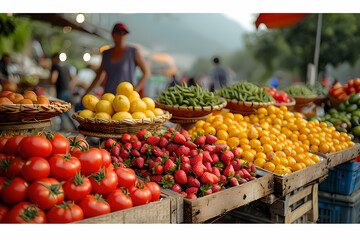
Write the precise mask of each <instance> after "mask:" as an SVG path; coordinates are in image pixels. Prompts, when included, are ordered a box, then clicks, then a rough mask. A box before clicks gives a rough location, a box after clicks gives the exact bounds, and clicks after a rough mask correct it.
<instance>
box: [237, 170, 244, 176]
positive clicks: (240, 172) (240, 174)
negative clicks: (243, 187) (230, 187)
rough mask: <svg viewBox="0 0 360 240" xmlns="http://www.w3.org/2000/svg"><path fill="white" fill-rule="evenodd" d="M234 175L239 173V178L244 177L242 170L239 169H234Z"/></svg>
mask: <svg viewBox="0 0 360 240" xmlns="http://www.w3.org/2000/svg"><path fill="white" fill-rule="evenodd" d="M235 175H239V176H240V178H244V173H243V172H242V171H240V170H238V171H235Z"/></svg>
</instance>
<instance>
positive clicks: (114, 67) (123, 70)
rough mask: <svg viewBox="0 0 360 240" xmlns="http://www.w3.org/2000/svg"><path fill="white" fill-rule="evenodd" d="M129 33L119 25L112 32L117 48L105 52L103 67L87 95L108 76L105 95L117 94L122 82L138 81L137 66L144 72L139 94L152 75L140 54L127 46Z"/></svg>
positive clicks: (138, 88)
mask: <svg viewBox="0 0 360 240" xmlns="http://www.w3.org/2000/svg"><path fill="white" fill-rule="evenodd" d="M127 34H129V31H128V29H127V27H126V25H125V24H123V23H117V24H115V25H114V27H113V30H112V38H113V41H114V44H115V46H114V47H113V48H111V49H108V50H106V51H104V52H103V57H102V61H101V65H100V67H99V69H98V70H97V72H96V77H95V79H94V81H93V82H92V83H91V85H90V87H89V88H88V89H87V90H86V92H85V95H86V94H88V93H89V92H91V90H92V89H93V88H94V87H95V86H97V85H98V84H99V83H100V82H101V81H102V80H103V79H104V78H105V75H106V83H105V87H104V93H113V94H116V87H117V86H118V85H119V84H120V83H121V82H130V83H131V84H134V83H135V81H136V74H135V73H136V66H139V67H140V69H141V71H142V72H143V75H142V77H141V78H140V80H139V82H138V83H137V85H136V86H135V87H134V90H135V91H137V92H139V91H140V90H141V89H142V88H143V87H144V86H145V83H146V81H147V80H148V78H149V77H150V75H151V72H150V68H149V66H148V64H147V63H146V61H145V59H144V57H143V56H142V55H141V54H140V52H139V51H138V50H137V49H136V48H135V47H131V46H127V45H126V38H127Z"/></svg>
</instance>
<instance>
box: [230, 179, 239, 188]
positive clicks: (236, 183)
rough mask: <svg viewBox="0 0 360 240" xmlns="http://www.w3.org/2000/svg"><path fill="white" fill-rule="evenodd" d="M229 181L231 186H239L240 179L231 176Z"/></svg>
mask: <svg viewBox="0 0 360 240" xmlns="http://www.w3.org/2000/svg"><path fill="white" fill-rule="evenodd" d="M229 182H230V185H231V186H239V181H238V180H237V179H236V178H235V177H231V178H230V179H229Z"/></svg>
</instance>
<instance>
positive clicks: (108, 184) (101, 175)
mask: <svg viewBox="0 0 360 240" xmlns="http://www.w3.org/2000/svg"><path fill="white" fill-rule="evenodd" d="M89 179H90V182H91V193H98V194H101V195H106V194H109V193H111V192H112V191H114V190H115V189H116V187H117V185H118V178H117V175H116V173H115V172H114V171H111V170H107V169H106V168H105V167H104V168H100V171H99V172H98V173H94V174H93V175H91V177H90V178H89Z"/></svg>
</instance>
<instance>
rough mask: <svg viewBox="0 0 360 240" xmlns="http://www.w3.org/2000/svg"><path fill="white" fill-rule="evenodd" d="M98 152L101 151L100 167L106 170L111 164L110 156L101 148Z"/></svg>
mask: <svg viewBox="0 0 360 240" xmlns="http://www.w3.org/2000/svg"><path fill="white" fill-rule="evenodd" d="M99 150H100V151H101V154H102V159H103V163H102V165H101V166H102V167H106V168H107V167H108V166H109V165H110V163H111V154H110V153H109V152H108V151H106V150H105V149H103V148H101V149H99Z"/></svg>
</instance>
